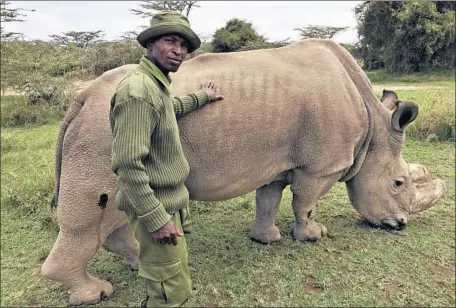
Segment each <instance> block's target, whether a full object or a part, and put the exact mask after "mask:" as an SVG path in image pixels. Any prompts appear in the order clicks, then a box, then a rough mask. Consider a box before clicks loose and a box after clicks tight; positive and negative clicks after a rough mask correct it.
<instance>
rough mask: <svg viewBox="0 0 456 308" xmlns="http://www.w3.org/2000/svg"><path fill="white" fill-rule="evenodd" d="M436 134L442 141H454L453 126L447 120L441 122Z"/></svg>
mask: <svg viewBox="0 0 456 308" xmlns="http://www.w3.org/2000/svg"><path fill="white" fill-rule="evenodd" d="M435 134H436V135H437V137H438V138H439V140H440V141H448V140H453V141H454V132H453V128H452V127H451V125H450V124H448V123H445V122H441V123H439V124H438V125H437V128H436V130H435Z"/></svg>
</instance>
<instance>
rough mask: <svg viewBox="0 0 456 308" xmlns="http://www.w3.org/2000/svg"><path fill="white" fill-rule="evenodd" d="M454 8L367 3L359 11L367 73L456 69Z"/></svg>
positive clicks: (438, 3)
mask: <svg viewBox="0 0 456 308" xmlns="http://www.w3.org/2000/svg"><path fill="white" fill-rule="evenodd" d="M454 7H455V6H454V5H450V4H448V3H445V1H436V2H399V1H365V2H363V3H362V4H360V5H359V6H357V7H356V9H355V14H356V18H357V22H358V36H359V37H360V53H361V56H362V58H363V60H364V64H365V67H366V68H367V69H377V68H385V69H387V70H388V71H390V72H416V71H425V70H428V69H431V68H454V65H455V58H454V49H455V47H456V46H455V28H454V18H455V11H454Z"/></svg>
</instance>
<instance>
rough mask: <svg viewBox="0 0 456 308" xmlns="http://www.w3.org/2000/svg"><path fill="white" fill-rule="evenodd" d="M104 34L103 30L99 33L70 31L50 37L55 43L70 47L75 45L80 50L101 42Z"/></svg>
mask: <svg viewBox="0 0 456 308" xmlns="http://www.w3.org/2000/svg"><path fill="white" fill-rule="evenodd" d="M103 35H104V33H103V31H102V30H98V31H68V32H64V33H63V34H62V35H58V34H52V35H49V37H51V38H52V39H54V41H55V42H57V43H61V44H64V45H68V44H69V43H74V44H75V45H76V46H77V47H79V48H87V47H89V46H90V45H93V44H95V43H98V42H100V41H101V38H102V37H103Z"/></svg>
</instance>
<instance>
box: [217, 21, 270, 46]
mask: <svg viewBox="0 0 456 308" xmlns="http://www.w3.org/2000/svg"><path fill="white" fill-rule="evenodd" d="M262 44H265V39H264V38H263V37H262V36H261V35H258V33H257V32H256V30H255V29H254V28H253V26H252V24H251V23H248V22H246V21H245V20H240V19H237V18H233V19H231V20H229V21H228V22H227V23H226V26H225V27H223V28H220V29H218V30H217V31H215V34H214V38H213V40H212V51H213V52H233V51H240V50H250V49H258V48H257V47H258V46H262Z"/></svg>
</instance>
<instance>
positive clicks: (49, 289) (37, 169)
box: [0, 83, 455, 307]
mask: <svg viewBox="0 0 456 308" xmlns="http://www.w3.org/2000/svg"><path fill="white" fill-rule="evenodd" d="M378 85H379V84H375V86H378ZM381 85H382V84H380V86H381ZM399 85H401V83H399ZM402 85H404V84H402ZM405 85H410V84H407V83H405ZM453 89H454V88H453ZM417 91H422V92H421V94H419V92H417ZM453 91H454V90H453ZM443 92H444V90H442V91H441V92H437V93H435V96H436V97H441V96H443V95H445V94H444V93H443ZM398 93H399V96H400V97H401V98H402V97H412V98H414V99H416V100H418V103H419V104H425V102H427V101H428V99H426V98H423V97H422V96H423V95H426V94H427V93H428V92H426V89H422V90H400V92H398ZM453 93H454V92H453ZM428 95H429V96H428V97H431V96H434V94H428ZM420 100H422V101H421V102H422V103H420ZM420 107H421V106H420ZM424 115H425V114H424V112H423V113H422V114H421V115H420V117H421V116H424ZM453 121H454V116H453ZM58 127H59V125H58V124H56V123H54V124H46V125H41V126H36V127H29V128H7V129H2V134H1V149H2V156H1V165H2V168H1V183H2V185H1V205H2V206H1V274H2V275H1V303H0V306H1V307H6V306H46V307H56V306H66V305H67V303H68V295H67V293H66V291H67V289H66V288H65V287H61V286H59V285H58V284H56V283H53V282H50V281H46V280H44V279H43V278H41V276H40V273H39V269H40V264H41V263H42V261H43V260H44V259H45V258H46V256H47V254H48V253H49V251H50V249H51V247H52V245H53V243H54V241H55V239H56V236H57V232H58V226H57V224H56V221H55V213H54V212H52V211H51V209H50V206H49V202H50V199H51V195H52V189H53V182H54V178H53V169H54V148H55V140H56V137H57V132H58ZM454 154H455V146H454V144H453V143H450V142H436V143H429V142H426V141H424V140H420V139H416V138H408V139H407V141H406V144H405V147H404V156H405V159H406V160H407V161H409V162H414V163H421V164H424V165H426V166H427V167H428V169H429V170H430V172H431V174H432V175H433V177H434V178H441V179H444V180H445V181H446V183H447V193H446V194H445V196H444V197H443V198H442V199H441V200H440V201H439V203H438V204H437V206H436V207H434V208H432V209H429V210H427V211H425V212H423V213H419V214H417V215H415V216H413V217H412V218H411V219H410V222H409V226H408V227H407V228H406V229H405V230H404V231H401V232H388V231H384V230H381V229H372V228H370V227H367V226H366V225H365V224H364V223H363V222H362V221H361V220H360V217H359V215H358V214H357V213H356V211H355V210H354V208H353V207H352V206H351V205H350V202H349V200H348V197H347V195H346V192H345V187H344V185H343V184H341V183H339V184H337V185H336V186H334V187H333V188H332V189H331V191H330V192H329V193H328V194H327V195H325V196H324V197H323V198H322V199H321V200H320V202H319V206H318V210H317V212H316V220H318V221H319V222H321V223H323V224H324V225H326V226H327V227H328V230H329V236H328V237H327V238H325V239H323V240H322V241H320V242H316V243H304V244H303V243H297V242H296V241H294V240H293V239H292V236H291V229H290V226H291V223H292V222H293V221H294V216H293V213H292V209H291V205H290V203H291V193H290V190H289V189H288V188H287V189H286V190H285V193H284V196H283V198H282V204H281V208H280V213H279V216H278V219H277V226H278V227H279V228H280V229H281V231H282V235H283V239H282V241H281V242H279V243H274V244H271V245H262V244H258V243H256V242H253V241H251V240H249V238H248V232H249V228H250V225H251V222H252V221H253V219H254V215H255V195H254V193H251V194H247V195H244V196H241V197H238V198H236V199H232V200H229V201H225V202H212V203H210V202H196V201H192V202H191V205H190V208H191V210H192V215H193V221H194V231H193V233H192V234H191V235H190V236H189V238H188V243H189V251H190V271H191V275H192V279H193V294H192V297H191V299H190V301H189V302H188V304H187V306H191V307H201V306H204V307H209V306H243V307H245V306H275V307H277V306H326V307H328V306H338V307H340V306H361V307H366V306H376V307H378V306H389V307H397V306H433V307H449V306H452V307H454V306H455V295H454V294H455V174H454V170H455V157H454ZM88 270H89V272H90V273H91V274H93V275H96V276H99V277H103V278H104V279H107V280H109V281H110V282H111V283H112V284H113V286H114V289H115V293H114V295H113V297H112V298H110V299H109V300H106V301H103V302H102V303H100V304H99V305H97V306H100V307H108V306H111V307H112V306H116V307H122V306H123V307H126V306H137V305H138V303H139V301H140V300H141V299H142V297H143V296H144V283H143V282H142V280H141V279H140V278H139V277H138V276H137V273H136V272H133V271H131V270H130V269H129V268H128V267H127V266H126V264H125V262H124V261H123V260H121V259H120V258H119V257H118V256H116V255H113V254H111V253H108V252H106V251H104V250H100V251H99V252H98V253H97V255H96V256H95V257H94V259H93V260H92V262H90V264H89V269H88Z"/></svg>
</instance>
